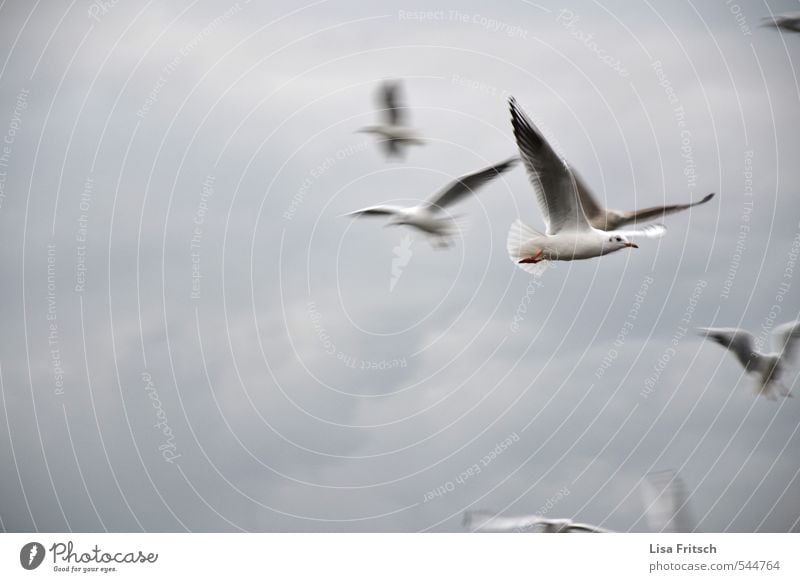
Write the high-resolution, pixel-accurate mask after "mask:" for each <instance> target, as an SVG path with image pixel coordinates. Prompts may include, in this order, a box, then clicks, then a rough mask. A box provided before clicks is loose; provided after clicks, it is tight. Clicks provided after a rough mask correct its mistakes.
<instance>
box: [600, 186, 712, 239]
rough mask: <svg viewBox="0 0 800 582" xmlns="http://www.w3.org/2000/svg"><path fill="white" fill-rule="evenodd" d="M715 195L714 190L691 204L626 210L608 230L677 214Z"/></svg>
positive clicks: (612, 220) (611, 220) (703, 202)
mask: <svg viewBox="0 0 800 582" xmlns="http://www.w3.org/2000/svg"><path fill="white" fill-rule="evenodd" d="M713 197H714V194H713V192H712V193H711V194H707V195H706V196H704V197H703V199H702V200H698V201H697V202H691V203H689V204H672V205H670V206H653V207H651V208H642V209H641V210H632V211H631V212H625V213H622V214H619V215H618V218H616V224H610V225H609V228H608V230H614V229H617V228H619V227H621V226H625V225H626V224H636V223H637V222H646V221H648V220H660V219H661V218H662V217H664V216H666V215H667V214H675V213H676V212H681V211H683V210H688V209H689V208H691V207H692V206H699V205H700V204H705V203H706V202H708V201H709V200H711V199H712V198H713ZM609 222H614V218H611V219H610V220H609Z"/></svg>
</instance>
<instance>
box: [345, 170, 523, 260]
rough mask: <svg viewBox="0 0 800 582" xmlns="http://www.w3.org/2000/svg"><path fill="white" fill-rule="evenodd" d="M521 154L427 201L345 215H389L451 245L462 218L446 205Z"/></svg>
mask: <svg viewBox="0 0 800 582" xmlns="http://www.w3.org/2000/svg"><path fill="white" fill-rule="evenodd" d="M517 161H518V158H516V157H514V158H510V159H508V160H506V161H505V162H502V163H499V164H497V165H495V166H491V167H489V168H486V169H485V170H481V171H479V172H474V173H472V174H468V175H466V176H462V177H461V178H458V179H457V180H454V181H453V182H450V183H449V184H448V185H447V186H445V187H444V189H442V190H441V191H439V192H438V193H437V194H435V195H434V196H433V197H432V198H431V199H430V200H428V201H427V202H423V203H422V204H418V205H417V206H411V207H403V206H391V205H386V204H383V205H378V206H369V207H367V208H362V209H361V210H355V211H353V212H349V213H347V214H345V216H388V217H390V218H391V221H390V222H389V223H388V224H387V225H386V226H394V225H401V224H405V225H407V226H411V227H414V228H416V229H418V230H421V231H422V232H424V233H425V234H427V235H429V236H431V237H433V238H432V240H433V241H434V242H435V244H436V246H439V247H446V246H449V243H450V238H451V237H452V236H454V235H455V234H457V233H458V232H459V230H460V223H459V221H458V220H457V219H456V218H454V217H453V216H452V215H450V214H449V213H448V212H446V208H447V207H448V206H450V205H452V204H455V203H456V202H458V201H459V200H461V199H462V198H464V197H466V196H467V195H468V194H473V193H474V192H475V191H476V190H477V189H478V188H480V187H481V186H483V185H484V184H486V183H487V182H489V181H490V180H492V179H494V178H496V177H497V176H499V175H500V174H502V173H503V172H505V171H507V170H509V169H510V168H512V167H514V164H516V163H517Z"/></svg>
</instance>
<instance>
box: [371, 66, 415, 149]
mask: <svg viewBox="0 0 800 582" xmlns="http://www.w3.org/2000/svg"><path fill="white" fill-rule="evenodd" d="M401 97H402V95H401V88H400V81H384V83H383V85H382V86H381V88H380V90H379V91H378V102H379V107H380V113H381V114H382V116H383V118H384V123H383V124H382V125H369V126H367V127H362V128H361V129H359V130H358V132H360V133H372V134H374V135H376V136H378V137H379V138H380V144H381V146H382V147H383V150H384V153H385V154H386V157H387V158H389V159H392V158H401V159H402V158H403V157H405V150H404V148H406V147H407V146H411V145H425V142H424V141H422V139H420V137H419V136H418V135H417V133H416V132H415V131H414V130H413V129H411V128H410V127H407V126H406V124H405V123H406V117H407V108H406V107H405V105H403V103H402V98H401Z"/></svg>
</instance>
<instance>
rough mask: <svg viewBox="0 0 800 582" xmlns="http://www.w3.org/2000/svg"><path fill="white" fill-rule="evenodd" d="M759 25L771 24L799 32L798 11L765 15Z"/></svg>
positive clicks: (799, 20)
mask: <svg viewBox="0 0 800 582" xmlns="http://www.w3.org/2000/svg"><path fill="white" fill-rule="evenodd" d="M761 26H771V27H774V28H777V29H782V30H786V31H789V32H800V12H788V13H786V14H774V15H772V16H765V17H764V18H762V19H761Z"/></svg>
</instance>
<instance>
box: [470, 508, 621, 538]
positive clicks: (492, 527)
mask: <svg viewBox="0 0 800 582" xmlns="http://www.w3.org/2000/svg"><path fill="white" fill-rule="evenodd" d="M463 524H464V527H465V528H466V529H467V530H468V531H471V532H517V533H521V532H526V531H537V532H539V533H607V532H610V530H607V529H603V528H602V527H597V526H594V525H589V524H586V523H577V522H574V521H572V520H571V519H549V518H546V517H543V516H541V515H517V516H502V515H495V514H494V513H492V512H491V511H465V512H464V520H463Z"/></svg>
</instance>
